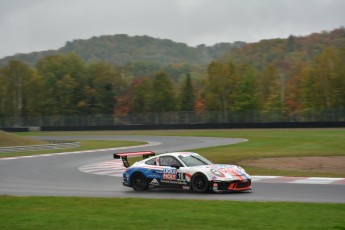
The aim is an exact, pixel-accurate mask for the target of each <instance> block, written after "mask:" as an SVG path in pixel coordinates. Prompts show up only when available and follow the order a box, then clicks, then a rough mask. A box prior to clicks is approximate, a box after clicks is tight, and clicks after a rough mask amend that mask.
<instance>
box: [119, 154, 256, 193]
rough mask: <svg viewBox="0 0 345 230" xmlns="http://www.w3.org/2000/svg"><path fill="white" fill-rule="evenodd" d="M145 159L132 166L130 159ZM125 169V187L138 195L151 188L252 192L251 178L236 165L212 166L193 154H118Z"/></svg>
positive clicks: (207, 161) (204, 159)
mask: <svg viewBox="0 0 345 230" xmlns="http://www.w3.org/2000/svg"><path fill="white" fill-rule="evenodd" d="M131 156H143V158H144V159H143V160H141V161H138V162H135V163H134V164H133V165H132V166H130V165H129V163H128V159H127V157H131ZM114 158H117V159H119V158H121V159H122V161H123V164H124V166H125V167H126V170H125V172H124V173H123V185H124V186H128V187H132V188H133V189H134V190H135V191H145V190H148V189H152V188H174V189H186V190H192V191H194V192H200V193H202V192H207V191H212V190H213V191H215V192H220V191H245V190H250V189H251V178H250V176H249V175H248V174H247V173H246V171H245V170H244V169H243V168H242V167H240V166H236V165H228V164H213V163H212V162H210V161H209V160H207V159H206V158H204V157H202V156H200V155H199V154H197V153H193V152H173V153H164V154H160V155H155V153H154V152H151V151H144V152H128V153H116V154H114Z"/></svg>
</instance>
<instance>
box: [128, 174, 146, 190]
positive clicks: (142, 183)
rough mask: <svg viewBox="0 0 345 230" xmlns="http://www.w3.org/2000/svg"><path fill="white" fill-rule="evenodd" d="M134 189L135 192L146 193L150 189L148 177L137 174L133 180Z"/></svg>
mask: <svg viewBox="0 0 345 230" xmlns="http://www.w3.org/2000/svg"><path fill="white" fill-rule="evenodd" d="M131 183H132V188H133V189H134V191H138V192H142V191H146V190H147V189H148V187H149V183H148V182H147V179H146V177H145V176H144V175H143V174H142V173H135V174H134V175H133V176H132V179H131Z"/></svg>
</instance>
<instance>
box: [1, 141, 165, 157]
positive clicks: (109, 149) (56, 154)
mask: <svg viewBox="0 0 345 230" xmlns="http://www.w3.org/2000/svg"><path fill="white" fill-rule="evenodd" d="M160 144H161V143H160V142H148V143H147V144H144V145H135V146H127V147H117V148H108V149H94V150H84V151H74V152H61V153H48V154H40V155H30V156H18V157H4V158H0V161H4V160H14V159H25V158H36V157H49V156H63V155H69V154H80V153H93V152H103V151H118V150H122V149H132V148H142V147H150V146H155V145H160Z"/></svg>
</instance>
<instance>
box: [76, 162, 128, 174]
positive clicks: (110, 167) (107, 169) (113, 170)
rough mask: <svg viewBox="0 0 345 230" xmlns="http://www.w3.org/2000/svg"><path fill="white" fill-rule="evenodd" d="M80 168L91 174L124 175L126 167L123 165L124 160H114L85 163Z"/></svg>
mask: <svg viewBox="0 0 345 230" xmlns="http://www.w3.org/2000/svg"><path fill="white" fill-rule="evenodd" d="M78 169H79V171H81V172H85V173H90V174H97V175H107V176H117V177H122V173H123V172H124V171H125V169H126V168H125V167H124V166H123V164H122V160H112V161H104V162H99V163H94V164H89V165H84V166H81V167H79V168H78Z"/></svg>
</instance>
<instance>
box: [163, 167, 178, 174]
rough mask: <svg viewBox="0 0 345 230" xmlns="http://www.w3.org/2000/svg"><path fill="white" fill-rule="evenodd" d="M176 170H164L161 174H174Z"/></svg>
mask: <svg viewBox="0 0 345 230" xmlns="http://www.w3.org/2000/svg"><path fill="white" fill-rule="evenodd" d="M176 172H177V170H176V169H175V168H164V169H163V173H167V174H176Z"/></svg>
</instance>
